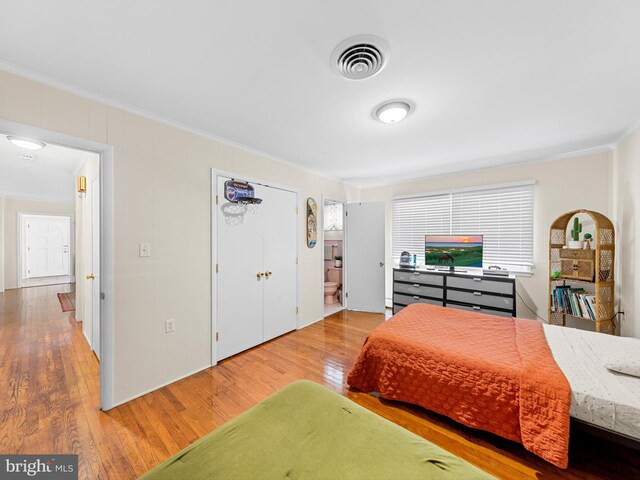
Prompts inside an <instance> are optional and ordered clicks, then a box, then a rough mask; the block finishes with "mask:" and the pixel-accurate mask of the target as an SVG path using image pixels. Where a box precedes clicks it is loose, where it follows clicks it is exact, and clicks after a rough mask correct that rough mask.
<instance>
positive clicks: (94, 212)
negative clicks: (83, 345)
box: [90, 178, 100, 358]
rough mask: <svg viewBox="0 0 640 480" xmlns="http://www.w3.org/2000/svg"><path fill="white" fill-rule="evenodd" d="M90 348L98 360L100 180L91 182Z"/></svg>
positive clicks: (96, 179)
mask: <svg viewBox="0 0 640 480" xmlns="http://www.w3.org/2000/svg"><path fill="white" fill-rule="evenodd" d="M90 188H91V192H90V193H91V271H92V274H93V276H94V278H93V280H91V298H92V302H91V323H92V328H91V346H92V348H93V351H94V352H96V356H97V357H98V358H100V179H99V178H95V179H94V180H93V181H92V182H91V187H90Z"/></svg>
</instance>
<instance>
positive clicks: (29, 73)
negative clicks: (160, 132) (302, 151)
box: [0, 59, 345, 184]
mask: <svg viewBox="0 0 640 480" xmlns="http://www.w3.org/2000/svg"><path fill="white" fill-rule="evenodd" d="M0 70H4V71H5V72H8V73H11V74H13V75H17V76H19V77H24V78H26V79H29V80H32V81H34V82H38V83H42V84H44V85H46V86H49V87H53V88H57V89H58V90H62V91H64V92H67V93H71V94H73V95H77V96H79V97H83V98H87V99H89V100H93V101H95V102H99V103H102V104H104V105H107V106H110V107H113V108H118V109H120V110H124V111H126V112H129V113H133V114H134V115H139V116H141V117H144V118H146V119H148V120H153V121H155V122H158V123H162V124H164V125H168V126H171V127H175V128H179V129H180V130H184V131H187V132H189V133H193V134H195V135H199V136H201V137H206V138H208V139H210V140H215V141H216V142H220V143H224V144H226V145H229V146H231V147H235V148H238V149H240V150H244V151H246V152H249V153H252V154H255V155H260V156H261V157H264V158H267V159H269V160H272V161H274V162H278V163H282V164H284V165H287V166H289V167H293V168H296V169H298V170H302V171H305V172H307V173H311V174H313V175H317V176H319V177H322V178H326V179H327V180H331V181H334V182H338V183H341V184H344V183H345V182H344V181H343V180H340V179H338V178H336V177H333V176H331V175H327V174H326V173H322V172H319V171H318V170H315V169H312V168H309V167H305V166H302V165H299V164H297V163H294V162H292V161H289V160H285V159H283V158H280V157H277V156H275V155H272V154H270V153H268V152H264V151H262V150H259V149H257V148H254V147H250V146H248V145H244V144H242V143H239V142H236V141H234V140H230V139H228V138H225V137H222V136H220V135H216V134H215V133H211V132H207V131H205V130H202V129H200V128H198V127H194V126H192V125H188V124H186V123H182V122H179V121H176V120H172V119H170V118H168V117H164V116H162V115H158V114H156V113H153V112H151V111H149V110H146V109H144V108H140V107H137V106H135V105H130V104H128V103H125V102H121V101H120V100H116V99H114V98H110V97H106V96H103V95H99V94H96V93H94V92H91V91H89V90H85V89H84V88H81V87H78V86H77V85H74V84H72V83H69V82H64V81H62V80H58V79H57V78H54V77H51V76H49V75H45V74H43V73H40V72H36V71H34V70H31V69H28V68H24V67H22V66H20V65H16V64H15V63H11V62H7V61H5V60H3V59H0Z"/></svg>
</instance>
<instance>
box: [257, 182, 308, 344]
mask: <svg viewBox="0 0 640 480" xmlns="http://www.w3.org/2000/svg"><path fill="white" fill-rule="evenodd" d="M263 191H264V193H262V194H263V195H264V198H263V202H262V204H260V207H259V212H258V214H259V215H260V216H262V217H263V218H264V222H265V227H264V229H263V234H264V237H263V238H264V268H265V279H264V339H263V341H265V342H266V341H267V340H271V339H272V338H274V337H277V336H279V335H282V334H284V333H287V332H290V331H291V330H295V328H296V326H297V315H296V304H297V282H298V280H297V267H296V256H297V238H298V237H297V218H298V215H297V213H296V202H297V195H296V194H295V193H294V192H290V191H287V190H280V189H277V188H267V187H265V188H264V189H263Z"/></svg>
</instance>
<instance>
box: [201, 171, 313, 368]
mask: <svg viewBox="0 0 640 480" xmlns="http://www.w3.org/2000/svg"><path fill="white" fill-rule="evenodd" d="M218 177H228V178H235V179H238V180H244V181H246V182H249V183H257V184H259V185H262V186H264V187H270V188H278V189H280V190H286V191H288V192H291V193H295V195H296V209H297V213H296V235H298V234H299V233H300V210H301V209H300V191H299V190H298V189H297V188H293V187H289V186H286V185H280V184H277V183H273V182H269V181H267V180H262V179H258V178H255V177H250V176H247V175H242V174H238V173H234V172H229V171H226V170H220V169H217V168H212V169H211V179H210V181H211V186H210V191H211V196H210V197H209V202H210V203H209V207H210V212H211V266H210V269H211V334H210V338H211V366H214V365H217V364H218V356H217V345H216V339H215V332H217V331H218V283H217V277H216V265H217V264H218V248H217V247H218V245H217V243H216V239H217V233H218V215H217V208H216V205H217V204H216V195H218V191H217V189H218V181H217V180H218ZM296 258H297V259H298V261H297V263H296V305H297V307H298V313H297V314H296V330H299V329H300V328H302V327H303V326H304V325H300V311H299V308H300V241H299V239H298V238H296Z"/></svg>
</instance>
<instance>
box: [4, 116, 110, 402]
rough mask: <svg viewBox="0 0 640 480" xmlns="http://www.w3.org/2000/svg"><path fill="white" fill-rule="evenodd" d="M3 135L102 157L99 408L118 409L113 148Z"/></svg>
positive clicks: (28, 132) (29, 133)
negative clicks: (31, 139) (116, 406)
mask: <svg viewBox="0 0 640 480" xmlns="http://www.w3.org/2000/svg"><path fill="white" fill-rule="evenodd" d="M0 132H2V133H4V134H7V135H11V134H13V135H19V136H24V137H28V138H35V139H38V140H40V141H42V142H45V143H50V144H56V145H60V146H65V147H71V148H76V149H80V150H87V151H90V152H94V153H97V154H99V155H100V184H101V185H100V200H101V202H100V210H101V212H100V213H101V215H100V237H101V238H100V243H101V248H100V267H101V268H100V271H101V274H102V282H101V291H102V292H101V297H102V301H101V302H100V320H101V321H100V352H101V359H100V408H101V409H102V410H109V409H111V408H113V407H114V406H115V402H114V385H115V378H114V374H115V370H114V363H115V358H114V355H115V350H114V303H115V302H114V270H115V268H114V263H115V259H114V233H113V232H114V198H113V197H114V193H113V181H114V178H113V163H114V155H113V147H112V146H111V145H107V144H104V143H100V142H95V141H93V140H87V139H84V138H79V137H73V136H70V135H66V134H64V133H57V132H52V131H49V130H43V129H41V128H37V127H32V126H28V125H23V124H20V123H15V122H11V121H9V120H4V119H0Z"/></svg>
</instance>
